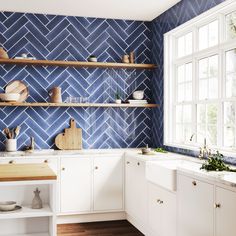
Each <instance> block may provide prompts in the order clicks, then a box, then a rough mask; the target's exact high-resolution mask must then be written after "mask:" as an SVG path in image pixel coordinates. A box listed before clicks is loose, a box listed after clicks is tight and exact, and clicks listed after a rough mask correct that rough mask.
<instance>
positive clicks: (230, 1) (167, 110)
mask: <svg viewBox="0 0 236 236" xmlns="http://www.w3.org/2000/svg"><path fill="white" fill-rule="evenodd" d="M233 11H236V1H235V0H227V1H225V2H223V3H221V4H219V5H217V6H216V7H214V8H212V9H210V10H208V11H206V12H205V13H203V14H201V15H199V16H197V17H195V18H194V19H192V20H190V21H188V22H186V23H184V24H183V25H180V26H179V27H177V28H175V29H173V30H171V31H169V32H168V33H166V34H165V35H164V145H166V146H171V147H176V148H184V149H189V150H194V151H196V150H199V145H196V144H187V145H186V144H178V143H175V142H174V141H173V137H174V133H175V132H174V130H175V125H174V122H173V120H174V119H175V112H174V110H173V108H174V105H173V100H174V99H173V97H175V81H176V77H175V76H176V65H180V64H183V63H186V62H190V61H191V62H192V63H193V69H192V71H193V91H192V92H193V98H194V99H193V101H192V102H191V103H192V104H197V103H199V102H197V101H196V99H197V96H196V92H198V91H197V88H198V86H197V84H196V83H197V79H196V76H197V70H198V60H199V58H204V57H207V56H209V55H215V54H218V55H219V71H218V77H219V84H218V93H219V98H218V99H217V100H216V101H217V102H218V116H217V117H218V120H217V130H218V132H217V141H218V143H217V146H216V147H213V148H216V149H218V150H219V151H221V152H222V153H223V154H225V155H228V156H232V157H236V149H232V150H228V149H227V150H226V149H224V148H223V138H222V137H223V134H224V133H223V132H224V130H223V128H224V125H223V105H222V104H223V101H227V100H230V101H232V100H236V99H232V98H230V99H226V98H224V97H223V93H224V92H225V72H224V71H225V70H224V68H225V52H226V51H228V50H230V49H235V48H236V39H232V40H229V41H225V37H226V32H225V29H226V27H224V26H225V25H226V24H225V16H226V15H227V14H230V13H231V12H233ZM216 19H217V20H218V22H219V30H218V34H219V38H218V44H217V45H216V46H213V47H210V48H207V49H203V50H201V51H198V29H199V28H200V27H201V26H203V25H206V24H209V23H210V22H212V21H214V20H216ZM189 32H193V45H192V47H193V53H192V54H190V55H187V56H184V57H182V58H177V53H178V52H177V51H178V50H177V38H178V37H180V36H183V35H185V34H187V33H189ZM194 93H195V94H194ZM203 103H204V101H203ZM193 107H194V108H193V125H192V126H193V128H194V126H196V124H197V121H196V117H197V116H196V115H197V112H196V108H195V107H196V106H193ZM193 133H195V134H196V130H195V132H194V129H193Z"/></svg>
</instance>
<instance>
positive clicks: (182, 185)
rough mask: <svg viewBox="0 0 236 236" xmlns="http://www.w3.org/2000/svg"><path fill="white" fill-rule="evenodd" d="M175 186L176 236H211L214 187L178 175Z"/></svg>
mask: <svg viewBox="0 0 236 236" xmlns="http://www.w3.org/2000/svg"><path fill="white" fill-rule="evenodd" d="M177 186H178V203H177V204H178V216H177V223H178V224H177V225H178V235H179V236H190V235H191V236H200V235H201V236H213V235H214V207H213V206H214V185H213V184H209V183H206V182H203V181H199V180H195V179H192V178H190V177H187V176H184V175H178V177H177ZM227 236H228V235H227Z"/></svg>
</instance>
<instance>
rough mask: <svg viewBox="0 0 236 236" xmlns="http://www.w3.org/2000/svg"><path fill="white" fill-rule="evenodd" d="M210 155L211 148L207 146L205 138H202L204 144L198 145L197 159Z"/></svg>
mask: <svg viewBox="0 0 236 236" xmlns="http://www.w3.org/2000/svg"><path fill="white" fill-rule="evenodd" d="M210 155H211V149H210V148H208V147H207V144H206V138H204V145H203V147H200V152H199V155H198V157H199V159H207V158H208V157H209V156H210Z"/></svg>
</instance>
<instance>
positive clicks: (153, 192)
mask: <svg viewBox="0 0 236 236" xmlns="http://www.w3.org/2000/svg"><path fill="white" fill-rule="evenodd" d="M176 214H177V213H176V194H175V193H172V192H169V191H167V190H165V189H163V188H161V187H159V186H157V185H154V184H151V183H149V184H148V226H149V227H148V228H149V230H150V232H151V235H155V236H167V235H168V236H176V235H177V232H176V231H177V227H176V225H177V215H176Z"/></svg>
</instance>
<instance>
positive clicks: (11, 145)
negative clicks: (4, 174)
mask: <svg viewBox="0 0 236 236" xmlns="http://www.w3.org/2000/svg"><path fill="white" fill-rule="evenodd" d="M5 146H6V151H7V152H16V151H17V140H16V139H6V142H5Z"/></svg>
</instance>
